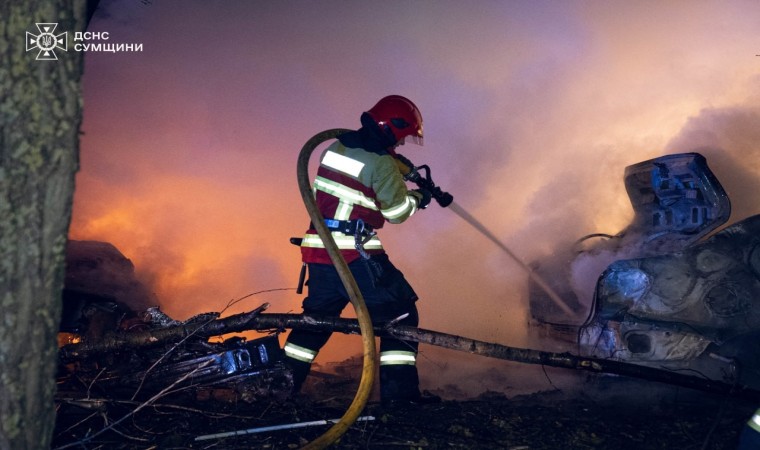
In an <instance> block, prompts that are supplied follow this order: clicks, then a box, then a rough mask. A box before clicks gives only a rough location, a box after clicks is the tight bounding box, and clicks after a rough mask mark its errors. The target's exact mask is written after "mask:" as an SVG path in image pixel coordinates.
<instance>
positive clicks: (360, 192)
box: [301, 135, 422, 264]
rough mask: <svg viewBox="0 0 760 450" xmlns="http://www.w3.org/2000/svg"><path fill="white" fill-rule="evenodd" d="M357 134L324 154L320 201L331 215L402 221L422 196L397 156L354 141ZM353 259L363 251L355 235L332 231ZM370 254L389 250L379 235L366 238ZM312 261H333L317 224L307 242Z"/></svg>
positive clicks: (370, 222)
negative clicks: (412, 188) (407, 181)
mask: <svg viewBox="0 0 760 450" xmlns="http://www.w3.org/2000/svg"><path fill="white" fill-rule="evenodd" d="M350 138H351V136H350V135H349V136H347V137H346V138H344V139H341V140H339V141H336V142H334V143H333V144H332V145H330V146H329V147H328V148H327V149H326V150H325V151H324V153H323V154H322V156H321V158H320V165H319V169H318V170H317V176H316V179H315V180H314V186H313V189H314V196H315V200H316V204H317V207H318V208H319V210H320V212H321V213H322V216H323V217H324V218H325V219H334V220H339V221H350V220H357V219H361V220H362V221H363V222H364V224H365V225H367V226H369V227H371V228H372V229H375V230H376V229H379V228H382V227H383V224H384V223H385V221H388V222H390V223H401V222H403V221H404V220H406V219H407V218H409V217H410V216H411V215H412V214H414V213H415V211H417V207H418V205H419V202H420V200H421V198H422V196H421V195H420V194H419V193H418V192H415V191H410V190H408V189H407V187H406V184H405V182H404V178H403V176H402V175H401V172H400V171H399V167H398V165H397V164H396V162H395V160H394V158H393V156H392V155H391V154H390V153H389V152H388V151H387V150H375V151H368V150H366V149H364V148H354V147H348V146H347V145H346V144H344V142H347V143H349V144H351V143H352V140H351V139H350ZM332 235H333V238H334V239H335V243H336V244H337V245H338V248H339V249H340V251H341V253H342V254H343V257H344V258H345V259H346V262H347V263H351V262H352V261H354V260H356V259H357V258H358V257H359V252H358V251H357V250H356V249H355V247H354V246H355V238H354V236H351V235H347V234H344V233H343V232H340V231H334V232H332ZM364 249H365V250H366V251H367V253H369V254H379V253H384V250H383V246H382V244H381V243H380V239H379V238H378V237H377V236H374V237H372V238H371V239H370V240H369V241H367V242H366V243H365V244H364ZM301 253H302V256H303V261H304V262H306V263H319V264H332V261H331V260H330V257H329V255H328V254H327V251H326V250H325V247H324V244H323V243H322V240H321V239H320V238H319V235H317V231H316V230H315V229H314V226H313V224H312V225H311V226H310V228H309V230H308V231H307V232H306V235H305V236H304V239H303V242H302V244H301Z"/></svg>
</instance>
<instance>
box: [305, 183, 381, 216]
mask: <svg viewBox="0 0 760 450" xmlns="http://www.w3.org/2000/svg"><path fill="white" fill-rule="evenodd" d="M314 189H315V190H320V191H322V192H325V193H328V194H330V195H334V196H336V197H338V198H339V199H340V200H341V201H344V202H346V203H350V204H352V205H361V206H363V207H365V208H367V209H371V210H372V211H377V205H375V201H374V200H373V199H371V198H369V197H367V196H366V195H364V194H363V193H362V192H360V191H357V190H356V189H351V188H350V187H348V186H344V185H342V184H340V183H336V182H334V181H330V180H328V179H327V178H324V177H320V176H317V177H316V178H315V179H314Z"/></svg>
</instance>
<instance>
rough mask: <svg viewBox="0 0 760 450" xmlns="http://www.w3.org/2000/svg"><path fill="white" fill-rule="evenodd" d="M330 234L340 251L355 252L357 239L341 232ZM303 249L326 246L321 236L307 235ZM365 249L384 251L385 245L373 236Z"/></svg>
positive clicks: (302, 243)
mask: <svg viewBox="0 0 760 450" xmlns="http://www.w3.org/2000/svg"><path fill="white" fill-rule="evenodd" d="M330 234H332V237H333V239H335V244H336V245H337V246H338V248H339V249H341V250H353V249H355V248H356V247H355V245H356V239H355V238H354V237H353V236H348V235H345V234H343V233H341V232H340V231H334V232H332V233H330ZM301 247H311V248H325V244H324V243H323V242H322V239H320V238H319V235H316V234H307V235H306V236H304V237H303V241H301ZM364 249H365V250H382V249H383V244H382V243H381V242H380V239H378V238H377V236H373V237H372V239H370V240H369V241H367V242H366V243H365V244H364Z"/></svg>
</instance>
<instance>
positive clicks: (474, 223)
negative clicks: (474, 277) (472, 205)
mask: <svg viewBox="0 0 760 450" xmlns="http://www.w3.org/2000/svg"><path fill="white" fill-rule="evenodd" d="M448 209H450V210H451V211H453V212H454V214H456V215H457V216H459V217H461V218H462V219H463V220H464V221H465V222H467V223H468V224H469V225H470V226H471V227H473V228H474V229H475V230H477V231H478V232H479V233H480V234H482V235H483V236H485V237H486V238H488V240H490V241H491V242H493V243H494V244H496V246H497V247H499V248H500V249H501V250H502V251H503V252H504V253H506V254H507V255H508V256H509V257H510V258H512V260H514V261H515V262H516V263H517V265H518V266H520V267H521V268H522V269H523V270H524V271H525V272H526V273H527V274H528V276H529V277H530V279H531V280H533V282H534V283H536V284H537V285H538V286H539V287H540V288H541V289H543V291H544V292H546V294H547V295H548V296H549V298H551V299H552V301H554V303H555V304H556V305H557V307H558V308H560V309H561V310H562V311H564V312H565V313H566V314H568V315H571V316H572V315H573V314H574V313H573V311H572V309H570V307H569V306H567V303H565V301H564V300H562V297H560V296H559V295H558V294H557V292H556V291H555V290H554V289H552V287H551V286H549V284H547V283H546V281H544V279H543V278H542V277H541V276H540V275H539V274H538V273H536V272H535V271H534V270H532V269H531V268H530V266H529V265H528V264H526V263H525V261H523V260H522V259H521V258H520V257H519V256H517V255H516V254H515V253H514V252H513V251H512V250H510V249H509V247H507V246H506V244H504V243H503V242H502V241H500V240H499V239H498V238H497V237H496V236H495V235H494V234H493V233H492V232H491V231H490V230H489V229H488V228H486V227H485V226H484V225H483V224H482V223H480V221H478V220H477V219H476V218H475V217H473V216H472V214H470V213H468V212H467V211H466V210H465V209H464V208H462V207H461V206H460V205H459V204H458V203H456V202H451V204H450V205H449V207H448Z"/></svg>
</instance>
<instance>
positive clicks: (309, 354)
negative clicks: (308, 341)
mask: <svg viewBox="0 0 760 450" xmlns="http://www.w3.org/2000/svg"><path fill="white" fill-rule="evenodd" d="M283 350H285V354H286V355H287V356H290V357H291V358H293V359H297V360H299V361H303V362H307V363H310V362H312V361H314V358H316V357H317V352H315V351H314V350H309V349H308V348H306V347H301V346H300V345H295V344H291V343H290V342H286V343H285V347H284V348H283Z"/></svg>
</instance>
